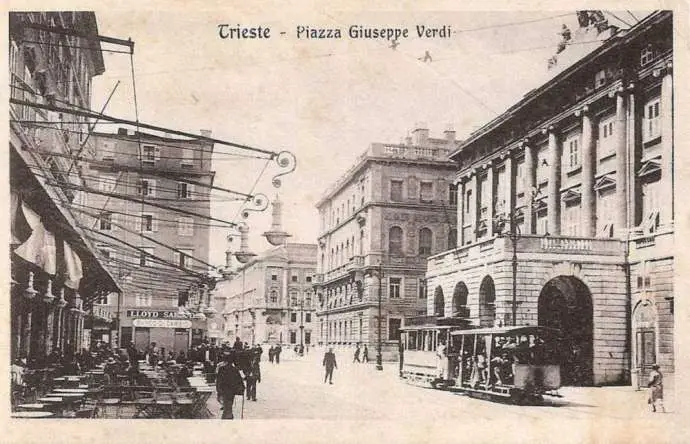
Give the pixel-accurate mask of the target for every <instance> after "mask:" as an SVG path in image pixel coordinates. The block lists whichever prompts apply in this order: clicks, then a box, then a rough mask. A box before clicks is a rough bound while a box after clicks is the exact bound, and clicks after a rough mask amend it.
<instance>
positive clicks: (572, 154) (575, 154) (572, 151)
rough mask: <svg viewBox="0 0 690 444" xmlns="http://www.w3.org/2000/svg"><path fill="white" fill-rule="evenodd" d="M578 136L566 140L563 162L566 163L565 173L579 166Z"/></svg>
mask: <svg viewBox="0 0 690 444" xmlns="http://www.w3.org/2000/svg"><path fill="white" fill-rule="evenodd" d="M579 144H580V136H577V137H573V138H570V139H567V140H566V141H565V146H566V156H567V157H566V156H564V161H565V162H567V163H566V171H568V170H572V169H574V168H577V167H579V166H580V146H579Z"/></svg>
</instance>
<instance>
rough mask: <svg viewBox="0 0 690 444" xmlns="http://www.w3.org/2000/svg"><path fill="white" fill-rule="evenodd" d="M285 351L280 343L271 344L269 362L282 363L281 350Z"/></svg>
mask: <svg viewBox="0 0 690 444" xmlns="http://www.w3.org/2000/svg"><path fill="white" fill-rule="evenodd" d="M282 351H283V348H282V347H281V346H280V344H276V346H275V347H274V346H270V347H269V348H268V362H270V363H272V364H273V363H275V364H280V352H282Z"/></svg>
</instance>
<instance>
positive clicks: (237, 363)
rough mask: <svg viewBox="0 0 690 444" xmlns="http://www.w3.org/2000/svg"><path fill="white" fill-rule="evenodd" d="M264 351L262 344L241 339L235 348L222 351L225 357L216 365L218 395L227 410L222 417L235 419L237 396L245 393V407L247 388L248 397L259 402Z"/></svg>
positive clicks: (223, 407) (222, 406)
mask: <svg viewBox="0 0 690 444" xmlns="http://www.w3.org/2000/svg"><path fill="white" fill-rule="evenodd" d="M271 348H272V347H271ZM269 352H270V351H269ZM262 353H263V349H262V348H261V346H260V345H256V346H254V347H249V344H246V343H244V344H243V343H242V342H241V341H240V340H239V338H237V339H236V340H235V344H233V346H232V348H230V347H225V348H223V349H222V350H221V354H220V356H221V360H220V363H219V364H218V366H217V367H216V395H217V398H218V402H220V404H221V408H222V410H223V414H222V416H221V418H222V419H234V414H233V406H234V403H235V396H242V409H243V410H244V395H245V391H246V398H247V400H249V401H256V384H257V383H259V382H261V355H262ZM245 383H246V386H245ZM242 414H243V413H242Z"/></svg>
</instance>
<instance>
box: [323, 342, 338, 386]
mask: <svg viewBox="0 0 690 444" xmlns="http://www.w3.org/2000/svg"><path fill="white" fill-rule="evenodd" d="M323 366H324V367H326V376H324V378H323V383H324V384H325V383H326V380H328V383H329V384H333V369H336V368H338V364H337V363H336V362H335V353H333V347H329V348H328V351H327V352H326V354H324V355H323Z"/></svg>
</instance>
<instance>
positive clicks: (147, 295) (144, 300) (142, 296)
mask: <svg viewBox="0 0 690 444" xmlns="http://www.w3.org/2000/svg"><path fill="white" fill-rule="evenodd" d="M152 303H153V295H152V294H151V291H143V292H141V293H137V294H136V300H135V301H134V304H135V305H136V306H137V307H150V306H151V304H152Z"/></svg>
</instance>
